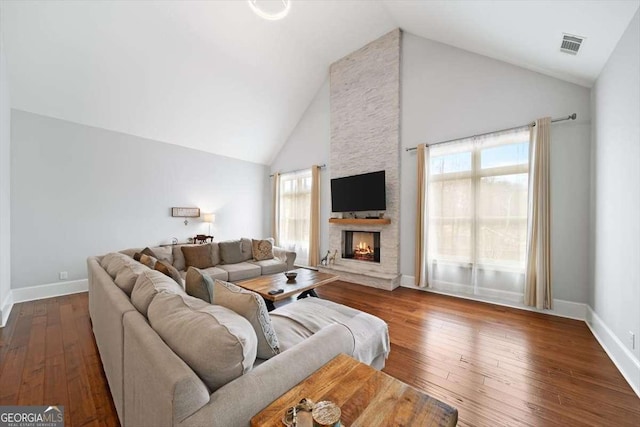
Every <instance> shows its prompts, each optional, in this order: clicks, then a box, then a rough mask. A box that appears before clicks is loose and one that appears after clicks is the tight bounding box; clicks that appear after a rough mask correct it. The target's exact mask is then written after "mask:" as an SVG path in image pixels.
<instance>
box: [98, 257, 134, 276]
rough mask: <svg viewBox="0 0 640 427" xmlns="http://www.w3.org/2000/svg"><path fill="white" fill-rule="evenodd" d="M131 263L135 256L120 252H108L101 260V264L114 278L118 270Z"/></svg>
mask: <svg viewBox="0 0 640 427" xmlns="http://www.w3.org/2000/svg"><path fill="white" fill-rule="evenodd" d="M132 256H133V254H132ZM131 263H133V258H131V257H130V256H127V255H125V254H122V253H120V252H111V253H108V254H106V255H105V256H103V257H102V259H101V260H100V266H101V267H102V268H104V269H105V270H106V272H107V274H109V276H111V278H112V279H115V278H116V275H117V274H118V272H119V271H120V270H122V268H123V267H124V266H125V265H129V264H131Z"/></svg>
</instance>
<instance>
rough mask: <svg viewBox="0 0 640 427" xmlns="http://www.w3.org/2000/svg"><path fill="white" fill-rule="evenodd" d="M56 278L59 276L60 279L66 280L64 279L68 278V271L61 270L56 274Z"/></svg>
mask: <svg viewBox="0 0 640 427" xmlns="http://www.w3.org/2000/svg"><path fill="white" fill-rule="evenodd" d="M58 278H59V279H60V280H66V279H68V278H69V273H67V272H66V271H61V272H60V273H59V274H58Z"/></svg>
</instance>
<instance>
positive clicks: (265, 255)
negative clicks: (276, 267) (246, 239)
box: [251, 240, 273, 261]
mask: <svg viewBox="0 0 640 427" xmlns="http://www.w3.org/2000/svg"><path fill="white" fill-rule="evenodd" d="M251 252H252V253H253V259H255V260H256V261H263V260H265V259H273V244H272V243H271V241H269V240H251Z"/></svg>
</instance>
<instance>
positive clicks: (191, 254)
mask: <svg viewBox="0 0 640 427" xmlns="http://www.w3.org/2000/svg"><path fill="white" fill-rule="evenodd" d="M182 254H183V255H184V263H185V268H189V267H195V268H209V267H213V263H212V262H211V245H210V244H205V245H194V246H183V247H182Z"/></svg>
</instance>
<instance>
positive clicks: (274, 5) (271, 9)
mask: <svg viewBox="0 0 640 427" xmlns="http://www.w3.org/2000/svg"><path fill="white" fill-rule="evenodd" d="M248 1H249V7H251V10H253V11H254V12H255V13H256V15H258V16H259V17H261V18H263V19H268V20H269V21H277V20H279V19H282V18H284V17H285V16H287V14H288V13H289V9H291V0H248Z"/></svg>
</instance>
